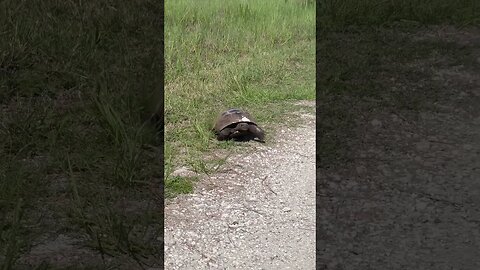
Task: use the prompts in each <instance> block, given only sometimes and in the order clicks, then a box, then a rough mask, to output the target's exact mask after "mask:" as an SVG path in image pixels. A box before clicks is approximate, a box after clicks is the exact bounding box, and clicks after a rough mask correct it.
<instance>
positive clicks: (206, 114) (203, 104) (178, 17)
mask: <svg viewBox="0 0 480 270" xmlns="http://www.w3.org/2000/svg"><path fill="white" fill-rule="evenodd" d="M165 10H166V13H165V65H166V73H165V122H166V131H165V136H166V137H165V143H166V145H165V147H166V149H168V151H166V155H167V156H166V175H167V176H168V175H169V173H170V172H171V170H172V167H174V166H177V165H180V164H181V163H188V162H198V161H199V160H200V159H199V158H198V155H200V154H202V153H206V152H208V151H209V150H211V149H212V147H213V148H215V147H218V146H217V145H216V144H215V143H214V141H212V134H211V132H210V129H211V127H212V124H213V121H214V118H215V117H216V115H217V114H218V113H219V112H220V111H221V110H223V109H226V108H228V107H241V108H245V109H249V110H250V111H251V112H253V114H254V115H255V116H257V118H259V119H258V120H260V121H262V122H265V121H267V122H268V121H273V119H275V117H273V118H272V117H271V114H272V113H273V112H279V115H281V114H282V110H286V109H280V110H279V109H278V107H275V105H273V104H279V102H281V101H284V100H289V99H313V98H314V97H315V67H314V65H315V5H314V3H313V2H312V1H298V0H297V1H294V0H287V1H275V0H265V1H260V0H251V1H236V0H227V1H223V0H212V1H194V0H180V1H174V0H167V1H165ZM192 158H193V159H194V161H192ZM167 188H168V187H167Z"/></svg>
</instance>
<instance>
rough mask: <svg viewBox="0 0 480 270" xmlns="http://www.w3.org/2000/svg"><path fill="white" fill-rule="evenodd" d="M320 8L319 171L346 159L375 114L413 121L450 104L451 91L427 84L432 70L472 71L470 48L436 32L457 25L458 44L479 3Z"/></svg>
mask: <svg viewBox="0 0 480 270" xmlns="http://www.w3.org/2000/svg"><path fill="white" fill-rule="evenodd" d="M319 6H320V11H319V17H318V18H317V23H318V24H319V29H320V30H321V33H320V38H319V39H318V43H317V56H318V58H317V60H318V61H320V64H319V68H318V81H317V83H318V89H319V91H318V92H317V95H318V100H319V104H318V111H319V112H321V113H320V122H319V123H318V128H319V132H318V134H319V143H318V147H319V149H318V151H317V155H318V157H317V162H318V163H317V165H318V166H320V167H322V168H329V167H331V166H336V165H338V164H342V166H343V164H345V163H344V162H348V161H352V158H353V157H352V156H351V152H350V146H352V145H355V144H358V143H361V139H362V132H361V131H362V130H364V129H367V128H368V124H369V123H368V122H366V121H367V119H369V117H372V116H373V115H375V114H376V113H379V112H391V113H397V114H401V115H409V116H410V117H414V115H416V114H417V113H418V112H420V111H423V110H430V109H433V108H432V104H434V103H435V102H439V101H442V100H445V99H451V95H452V92H451V89H448V88H446V87H445V85H444V83H442V82H441V81H436V80H431V79H430V78H432V76H434V70H439V69H446V68H451V67H453V66H459V65H463V66H464V68H466V69H472V72H474V73H478V63H475V59H476V57H474V55H475V50H476V48H474V46H472V45H471V44H470V45H468V46H465V45H462V44H460V43H459V42H455V38H452V39H453V40H445V39H442V38H440V37H438V33H437V34H435V33H436V31H438V32H439V33H440V32H442V31H445V29H444V28H445V27H446V26H449V25H453V26H456V27H457V28H453V27H450V30H449V31H450V32H452V33H451V34H452V35H453V36H455V34H457V39H458V38H460V39H462V37H461V35H460V34H459V32H460V31H459V30H458V28H459V27H477V30H474V31H478V25H480V5H479V3H478V2H477V1H470V0H458V1H445V0H430V1H422V2H418V1H410V0H403V1H380V0H363V1H353V0H352V1H336V0H331V1H329V0H323V1H320V3H319ZM439 25H440V26H441V27H440V26H439ZM442 29H443V30H442ZM455 32H456V33H455ZM425 33H430V34H431V37H430V38H425ZM432 36H433V37H432ZM463 39H465V37H464V38H463ZM438 59H443V60H441V61H440V60H438ZM412 115H413V116H412Z"/></svg>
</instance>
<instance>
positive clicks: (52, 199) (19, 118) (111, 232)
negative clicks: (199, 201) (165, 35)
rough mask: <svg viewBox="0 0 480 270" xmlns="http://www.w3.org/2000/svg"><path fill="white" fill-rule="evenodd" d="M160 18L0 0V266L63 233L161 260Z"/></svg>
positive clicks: (146, 4) (95, 248)
mask: <svg viewBox="0 0 480 270" xmlns="http://www.w3.org/2000/svg"><path fill="white" fill-rule="evenodd" d="M139 14H140V15H139ZM159 20H160V11H159V4H158V3H157V1H148V0H145V1H129V2H121V1H108V2H107V1H99V2H84V1H50V0H47V1H1V2H0V33H1V35H2V38H1V39H0V51H1V52H2V53H1V54H0V228H1V232H0V267H1V268H2V269H14V268H16V266H18V259H19V258H20V257H21V256H22V255H24V254H28V252H29V248H30V247H31V245H32V244H33V243H34V242H37V241H40V239H41V238H44V237H48V238H50V239H51V238H52V237H54V236H55V235H58V234H66V235H68V236H70V237H74V238H75V237H78V238H79V239H86V240H85V241H83V242H82V245H83V246H86V247H87V248H89V249H90V250H91V252H97V253H98V254H100V253H101V254H104V255H105V256H113V258H114V260H113V262H112V263H113V264H119V263H124V262H125V260H127V261H128V260H130V261H131V262H133V263H134V264H137V262H138V263H141V264H146V263H153V262H155V261H157V262H158V261H159V258H158V254H163V252H162V251H161V248H160V247H161V246H160V241H158V240H157V237H158V236H160V235H161V234H162V231H161V228H162V226H161V224H162V222H163V213H162V210H161V209H160V208H161V204H160V199H161V196H162V194H161V193H160V184H161V183H160V179H161V177H162V169H163V168H162V162H161V158H162V156H161V153H162V151H161V150H162V149H161V147H160V145H161V141H160V139H158V138H157V137H156V134H155V131H154V130H153V129H152V127H150V126H149V125H147V124H145V120H146V118H148V115H149V114H150V113H152V112H153V111H154V110H155V106H156V105H157V103H158V102H159V101H161V100H158V99H157V100H156V101H155V98H158V96H159V95H160V94H161V92H160V90H161V88H160V87H161V80H160V79H161V76H159V74H160V72H161V57H162V55H161V47H160V46H158V44H161V38H162V33H161V31H160V28H159V25H160V21H159ZM150 101H152V102H150ZM126 206H128V207H126ZM53 255H55V254H52V256H53ZM140 255H141V256H140ZM87 263H88V262H87ZM47 264H48V262H47ZM51 266H52V267H54V266H55V265H51ZM31 267H32V269H33V268H35V267H36V265H33V266H31Z"/></svg>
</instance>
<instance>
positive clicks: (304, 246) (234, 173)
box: [165, 114, 315, 270]
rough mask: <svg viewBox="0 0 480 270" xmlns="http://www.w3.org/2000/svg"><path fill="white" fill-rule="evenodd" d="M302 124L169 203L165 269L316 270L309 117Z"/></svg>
mask: <svg viewBox="0 0 480 270" xmlns="http://www.w3.org/2000/svg"><path fill="white" fill-rule="evenodd" d="M302 119H303V120H304V124H303V125H302V126H300V127H296V128H284V129H283V130H279V131H277V135H276V138H275V140H276V142H275V143H274V144H272V145H270V146H269V145H261V144H258V143H254V142H252V143H248V145H249V146H251V148H249V149H250V150H249V151H248V153H244V154H241V155H236V156H233V157H230V158H229V159H228V162H227V164H226V165H225V166H224V169H223V170H222V171H221V172H219V173H217V174H215V175H212V176H210V177H205V178H203V179H202V180H201V181H200V182H199V183H198V185H197V188H196V191H195V192H194V193H193V194H189V195H183V196H180V197H177V198H175V199H173V200H171V201H167V204H166V207H165V208H166V209H165V269H167V270H174V269H302V270H305V269H315V116H314V115H313V114H302ZM270 139H272V138H270Z"/></svg>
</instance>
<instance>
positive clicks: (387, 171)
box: [317, 30, 480, 270]
mask: <svg viewBox="0 0 480 270" xmlns="http://www.w3.org/2000/svg"><path fill="white" fill-rule="evenodd" d="M449 31H450V30H449ZM478 33H480V32H478V30H475V31H473V32H472V34H471V35H470V34H466V33H463V32H459V31H456V33H455V32H453V33H450V32H448V33H444V32H443V33H442V32H441V31H440V30H439V31H438V32H435V33H433V35H426V34H424V33H422V35H420V36H421V37H422V39H426V40H432V39H433V41H435V42H438V41H439V39H440V41H441V40H442V39H444V38H445V37H448V40H458V41H459V42H460V41H461V44H459V45H461V46H462V47H460V48H462V49H465V47H463V46H467V45H468V46H470V48H468V49H469V50H471V49H472V48H473V52H475V53H473V56H474V57H476V56H477V55H479V54H478V53H476V52H479V51H478V48H480V38H479V35H478ZM452 46H453V45H452ZM469 50H465V52H466V53H468V52H469ZM456 52H457V54H455V55H454V57H451V56H450V57H446V56H445V55H443V54H439V55H435V57H433V59H427V60H423V61H416V62H415V63H413V64H412V63H409V69H410V70H411V71H412V73H415V72H417V71H421V70H423V71H429V72H430V73H431V77H430V78H429V77H426V78H425V79H423V80H424V81H426V82H428V83H429V85H432V86H435V88H436V91H439V92H440V93H444V94H443V95H441V97H442V98H438V99H437V100H435V102H433V101H432V102H430V104H428V106H424V107H421V108H419V109H418V111H414V110H407V109H404V110H397V111H395V113H392V111H390V110H384V111H379V110H377V111H375V110H373V109H372V108H363V110H362V111H360V112H359V113H358V114H357V117H356V119H355V120H356V121H358V125H356V126H355V125H352V129H354V131H355V133H356V134H358V136H357V137H356V139H352V140H351V141H348V142H347V143H348V144H349V146H350V147H349V155H350V157H351V159H352V162H349V163H344V164H334V165H330V166H322V167H320V168H319V171H318V175H319V178H318V181H319V187H318V196H319V199H318V208H317V211H318V213H319V217H320V218H319V220H318V223H317V226H318V231H317V235H318V242H317V244H318V257H317V260H318V261H317V267H318V269H328V270H349V269H351V270H357V269H392V270H394V269H395V270H396V269H398V270H403V269H431V270H452V269H458V270H478V269H480V110H479V104H480V69H479V68H480V66H479V65H477V64H475V63H470V64H465V65H458V59H462V57H463V56H462V54H461V52H462V51H461V49H458V50H457V51H456ZM468 57H471V56H468ZM465 59H466V58H465ZM474 59H475V58H474ZM429 61H430V62H429ZM432 62H433V63H436V64H435V65H434V64H431V63H432ZM452 63H457V65H454V64H452ZM401 75H402V74H395V76H397V77H400V76H401ZM412 82H413V83H414V84H419V82H417V81H415V79H414V78H412ZM420 83H421V82H420ZM392 84H393V85H392V87H402V86H405V85H395V84H394V83H393V82H392ZM404 84H405V82H404ZM407 86H409V87H416V86H415V85H407ZM418 91H423V89H421V88H419V89H418ZM432 100H433V99H432ZM352 110H359V108H358V106H357V107H355V108H352ZM368 112H372V113H368Z"/></svg>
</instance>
